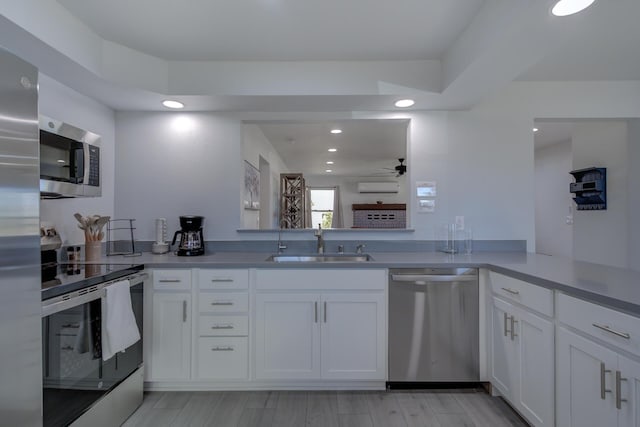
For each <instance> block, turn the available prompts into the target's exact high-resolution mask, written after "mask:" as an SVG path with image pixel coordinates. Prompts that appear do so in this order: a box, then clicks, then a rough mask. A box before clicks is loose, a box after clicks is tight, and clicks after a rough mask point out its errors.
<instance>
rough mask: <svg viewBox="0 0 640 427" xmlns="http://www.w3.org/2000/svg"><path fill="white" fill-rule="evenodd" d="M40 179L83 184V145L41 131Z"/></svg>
mask: <svg viewBox="0 0 640 427" xmlns="http://www.w3.org/2000/svg"><path fill="white" fill-rule="evenodd" d="M40 177H41V178H43V179H49V180H52V181H62V182H69V183H72V184H81V183H82V181H83V177H84V148H83V144H82V143H81V142H78V141H74V140H73V139H70V138H66V137H64V136H61V135H56V134H53V133H51V132H47V131H44V130H41V131H40Z"/></svg>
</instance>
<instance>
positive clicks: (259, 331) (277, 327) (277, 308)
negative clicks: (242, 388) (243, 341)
mask: <svg viewBox="0 0 640 427" xmlns="http://www.w3.org/2000/svg"><path fill="white" fill-rule="evenodd" d="M320 310H321V307H320V295H319V294H293V293H282V294H281V293H268V294H264V293H258V294H257V295H256V328H255V329H256V350H255V351H256V353H255V360H256V378H258V379H319V378H320V315H321V313H320Z"/></svg>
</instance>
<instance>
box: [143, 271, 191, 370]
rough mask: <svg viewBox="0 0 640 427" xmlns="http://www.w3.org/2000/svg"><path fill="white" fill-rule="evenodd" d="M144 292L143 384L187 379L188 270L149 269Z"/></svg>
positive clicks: (188, 337) (189, 349) (189, 337)
mask: <svg viewBox="0 0 640 427" xmlns="http://www.w3.org/2000/svg"><path fill="white" fill-rule="evenodd" d="M151 276H152V287H151V292H146V293H145V299H147V301H148V303H147V304H146V307H147V308H149V309H150V313H147V312H145V326H144V328H145V331H146V333H147V334H149V335H150V336H151V340H150V343H147V344H146V346H145V348H146V349H147V351H146V354H145V366H146V377H145V380H146V381H179V380H188V379H189V378H190V376H191V374H190V371H191V270H185V269H168V270H153V271H152V272H151Z"/></svg>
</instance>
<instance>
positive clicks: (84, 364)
mask: <svg viewBox="0 0 640 427" xmlns="http://www.w3.org/2000/svg"><path fill="white" fill-rule="evenodd" d="M142 289H143V288H142V284H140V285H136V286H133V287H132V288H131V303H132V308H133V311H134V314H135V317H136V322H137V323H138V327H139V329H140V331H142V301H143V297H142ZM101 315H102V307H101V300H100V299H96V300H94V301H91V302H89V303H86V304H82V305H79V306H76V307H73V308H70V309H67V310H64V311H61V312H59V313H55V314H52V315H50V316H47V317H45V318H43V319H42V356H43V357H42V363H43V422H44V426H45V427H49V426H66V425H69V424H70V423H71V422H73V421H74V420H75V419H77V418H78V417H79V416H80V415H82V414H83V413H84V412H85V411H86V410H87V409H88V408H90V407H91V406H92V405H93V404H94V403H95V402H96V401H97V400H99V399H100V398H101V397H102V396H103V395H105V394H106V393H107V392H108V391H109V390H110V389H112V388H113V387H115V386H116V385H118V384H119V383H120V382H121V381H123V380H124V379H126V378H127V377H128V376H129V375H130V374H131V373H132V372H134V371H135V370H136V369H137V368H138V367H139V366H141V364H142V340H139V341H138V342H137V343H135V344H133V345H132V346H130V347H129V348H127V349H126V350H125V351H124V352H121V353H118V354H116V355H115V356H114V357H112V358H111V359H109V360H107V361H103V360H102V351H101V341H102V331H101Z"/></svg>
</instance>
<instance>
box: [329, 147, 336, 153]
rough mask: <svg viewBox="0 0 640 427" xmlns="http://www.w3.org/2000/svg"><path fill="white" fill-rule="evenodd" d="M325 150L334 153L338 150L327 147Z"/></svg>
mask: <svg viewBox="0 0 640 427" xmlns="http://www.w3.org/2000/svg"><path fill="white" fill-rule="evenodd" d="M327 151H328V152H330V153H335V152H336V151H338V149H337V148H329V149H328V150H327Z"/></svg>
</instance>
